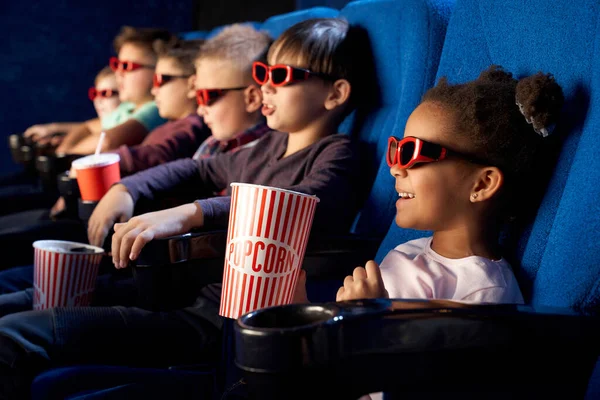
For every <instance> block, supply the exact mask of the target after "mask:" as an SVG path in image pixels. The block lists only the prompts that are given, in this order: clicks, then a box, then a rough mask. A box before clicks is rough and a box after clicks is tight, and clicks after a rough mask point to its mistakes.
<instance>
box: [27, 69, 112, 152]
mask: <svg viewBox="0 0 600 400" xmlns="http://www.w3.org/2000/svg"><path fill="white" fill-rule="evenodd" d="M88 97H89V99H90V100H91V101H92V102H93V103H94V109H95V110H96V115H97V116H98V118H97V120H99V121H102V119H103V118H105V117H107V116H108V115H109V114H110V113H112V112H113V111H114V110H116V109H117V107H118V106H119V104H121V100H120V99H119V89H118V86H117V79H116V76H115V73H114V72H113V70H112V69H111V68H110V66H108V65H107V66H106V67H104V68H102V69H101V70H100V72H98V74H97V75H96V78H95V79H94V86H93V87H91V88H90V89H89V90H88ZM93 121H96V119H93V120H90V121H89V122H90V123H92V122H93ZM80 124H81V122H50V123H48V124H38V125H33V126H30V127H29V128H27V130H26V131H25V132H24V134H23V135H24V136H25V137H30V138H31V139H32V140H33V141H36V142H40V143H46V142H50V143H51V144H52V145H58V144H60V142H61V141H62V138H63V136H62V135H57V134H59V133H66V132H68V131H70V130H71V129H73V128H76V127H77V126H78V125H80Z"/></svg>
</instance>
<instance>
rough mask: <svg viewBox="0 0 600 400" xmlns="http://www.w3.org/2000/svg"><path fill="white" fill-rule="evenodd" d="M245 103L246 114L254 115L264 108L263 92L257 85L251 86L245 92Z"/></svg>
mask: <svg viewBox="0 0 600 400" xmlns="http://www.w3.org/2000/svg"><path fill="white" fill-rule="evenodd" d="M244 101H245V102H246V112H248V113H250V114H251V113H253V112H255V111H258V110H260V108H261V107H262V101H263V97H262V92H261V90H260V88H259V87H258V86H256V85H250V86H248V88H246V90H245V91H244Z"/></svg>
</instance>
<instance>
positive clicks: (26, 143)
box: [8, 134, 36, 174]
mask: <svg viewBox="0 0 600 400" xmlns="http://www.w3.org/2000/svg"><path fill="white" fill-rule="evenodd" d="M8 147H9V149H10V154H11V157H12V159H13V161H14V162H15V163H17V164H21V165H23V166H24V167H25V171H26V172H27V173H31V174H35V172H36V171H35V165H34V159H35V149H34V148H33V143H32V142H31V140H29V139H28V138H26V137H24V136H23V135H22V134H13V135H10V136H9V137H8Z"/></svg>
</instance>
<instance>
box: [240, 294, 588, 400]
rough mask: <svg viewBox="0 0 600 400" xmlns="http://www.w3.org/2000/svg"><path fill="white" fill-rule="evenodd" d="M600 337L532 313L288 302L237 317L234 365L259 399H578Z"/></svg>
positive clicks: (581, 324) (561, 313) (563, 318)
mask: <svg viewBox="0 0 600 400" xmlns="http://www.w3.org/2000/svg"><path fill="white" fill-rule="evenodd" d="M599 333H600V320H599V318H598V317H594V316H589V315H581V314H577V313H575V312H572V311H569V310H561V309H550V308H538V307H529V306H516V305H466V304H461V303H455V302H451V301H426V300H413V301H411V300H386V299H378V300H369V301H353V302H343V303H320V304H308V305H289V306H281V307H271V308H267V309H263V310H258V311H256V312H253V313H250V314H247V315H245V316H242V317H240V318H239V319H238V320H237V322H236V325H235V341H236V342H235V343H236V344H235V346H236V364H237V365H238V366H239V367H240V368H241V369H242V370H244V372H245V375H246V379H247V382H248V384H249V389H250V390H251V392H252V393H253V396H254V398H260V399H276V398H289V399H304V398H311V399H315V398H316V399H327V398H328V399H331V398H335V399H353V400H356V399H357V398H358V397H360V396H361V395H363V394H367V393H373V392H378V391H385V392H386V393H390V395H391V397H392V398H396V396H397V397H398V398H400V397H402V398H406V397H409V398H413V397H411V396H415V395H416V396H419V397H418V398H445V399H447V398H458V397H460V398H465V397H467V398H490V395H492V397H493V398H545V397H547V398H556V396H559V397H560V396H563V397H564V396H565V395H566V397H569V398H583V394H584V393H585V388H586V384H587V381H588V379H589V376H590V374H591V372H592V370H593V367H594V364H595V362H596V360H597V358H598V354H599V353H600V348H599V347H600V341H599V340H598V334H599ZM299 382H310V385H302V384H298V383H299ZM292 387H293V388H294V389H293V390H290V388H292ZM474 394H476V395H475V397H468V395H474ZM494 396H495V397H494Z"/></svg>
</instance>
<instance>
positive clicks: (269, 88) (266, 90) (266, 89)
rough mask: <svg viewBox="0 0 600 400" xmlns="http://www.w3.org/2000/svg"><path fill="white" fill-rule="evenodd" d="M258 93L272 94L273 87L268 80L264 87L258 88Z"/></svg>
mask: <svg viewBox="0 0 600 400" xmlns="http://www.w3.org/2000/svg"><path fill="white" fill-rule="evenodd" d="M260 91H261V92H263V93H274V92H275V87H274V86H273V85H271V80H270V79H269V80H268V81H267V82H266V83H265V84H264V85H262V86H261V87H260Z"/></svg>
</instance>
